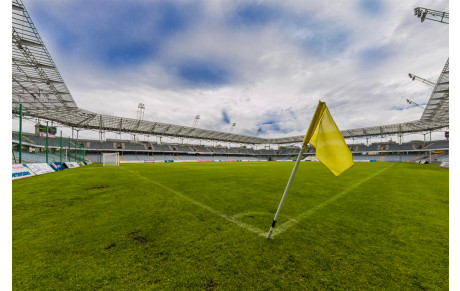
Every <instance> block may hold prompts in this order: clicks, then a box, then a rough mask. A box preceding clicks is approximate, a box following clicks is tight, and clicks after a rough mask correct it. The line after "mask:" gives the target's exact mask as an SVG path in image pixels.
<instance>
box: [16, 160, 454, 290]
mask: <svg viewBox="0 0 460 291" xmlns="http://www.w3.org/2000/svg"><path fill="white" fill-rule="evenodd" d="M293 166H294V163H289V162H276V163H275V162H246V163H236V162H235V163H166V164H121V165H120V167H102V166H100V165H91V166H85V167H81V168H76V169H69V170H66V171H61V172H57V173H52V174H46V175H41V176H38V177H33V178H28V179H23V180H18V181H13V200H12V201H13V204H12V214H13V225H12V226H13V233H12V234H13V244H12V245H13V289H15V290H16V289H21V290H22V289H54V290H75V289H78V290H96V289H111V290H142V289H198V290H203V289H205V290H206V289H209V290H216V289H217V290H247V289H261V290H274V289H284V290H299V289H304V290H305V289H307V290H315V289H320V290H321V289H343V290H350V289H364V290H368V289H386V290H401V289H444V290H445V289H447V288H448V286H449V277H448V275H449V269H448V268H449V221H448V209H449V183H448V180H449V172H448V170H447V169H443V168H440V167H439V166H438V165H420V164H411V163H356V164H355V166H354V167H352V168H351V169H350V170H348V171H347V172H346V173H344V174H343V175H342V176H340V177H335V176H333V175H332V174H331V173H330V172H329V171H328V170H327V169H326V168H325V167H324V166H323V165H322V164H320V163H315V162H303V163H301V164H300V166H299V170H298V172H297V175H296V177H295V179H294V181H293V184H292V187H291V190H290V192H289V194H288V196H287V198H286V201H285V204H284V206H283V209H282V211H281V214H280V216H279V218H278V222H277V225H276V229H275V232H274V236H273V239H271V240H267V239H266V238H265V236H266V234H267V233H268V230H269V228H270V225H271V223H272V220H273V217H274V213H275V212H276V209H277V207H278V204H279V202H280V199H281V196H282V193H283V191H284V188H285V186H286V183H287V181H288V178H289V175H290V173H291V171H292V168H293Z"/></svg>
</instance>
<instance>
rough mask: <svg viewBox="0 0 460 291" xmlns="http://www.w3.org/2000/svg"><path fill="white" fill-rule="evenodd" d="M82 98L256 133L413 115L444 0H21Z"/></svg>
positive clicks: (445, 32)
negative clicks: (326, 117) (427, 11)
mask: <svg viewBox="0 0 460 291" xmlns="http://www.w3.org/2000/svg"><path fill="white" fill-rule="evenodd" d="M23 2H24V4H25V6H26V9H27V10H28V12H29V14H30V15H31V17H32V21H33V22H34V24H35V26H36V27H37V29H38V31H39V33H40V35H41V37H42V39H43V41H44V42H45V44H46V46H47V48H48V50H49V51H50V53H51V56H52V57H53V59H54V61H55V63H56V64H57V66H58V68H59V71H60V73H61V75H62V76H63V78H64V80H65V82H66V84H67V86H68V87H69V90H70V92H71V93H72V96H73V98H74V99H75V101H76V103H77V105H78V106H79V107H81V108H84V109H87V110H91V111H94V112H97V113H102V114H109V115H117V116H123V117H131V118H136V113H137V106H138V104H139V103H143V104H145V114H144V119H147V120H151V121H161V122H167V123H174V124H180V125H187V126H191V125H192V124H193V119H194V117H195V116H196V115H200V116H201V119H200V123H199V127H201V128H206V129H214V130H220V131H229V130H230V127H231V124H232V123H236V127H235V130H234V132H235V133H240V134H247V135H253V136H261V137H283V136H291V135H301V134H304V133H305V131H306V129H307V127H308V125H309V122H310V121H311V118H312V115H313V112H314V110H315V108H316V106H317V103H318V100H322V101H326V103H327V105H328V107H329V108H330V111H331V114H332V116H333V117H334V119H335V121H336V123H337V124H338V126H339V128H340V129H352V128H358V127H366V126H375V125H383V124H391V123H399V122H406V121H412V120H416V119H419V118H420V116H421V114H422V110H421V109H420V108H418V107H417V106H414V105H409V104H408V103H407V102H406V99H411V100H413V101H414V102H417V103H419V104H421V105H423V104H425V103H426V102H427V101H428V99H429V97H430V94H431V91H432V88H430V87H429V86H427V85H425V84H423V83H420V82H417V81H415V82H413V81H411V80H410V79H409V77H408V73H413V74H415V75H418V76H421V77H423V78H426V79H428V80H431V81H434V82H435V81H436V80H437V78H438V76H439V75H440V73H441V70H442V68H443V66H444V64H445V62H446V60H447V58H448V56H449V26H448V25H446V24H440V23H437V22H433V21H425V22H424V23H421V22H420V19H418V18H417V17H416V16H414V15H413V10H414V8H415V7H418V6H421V7H428V8H432V9H436V10H441V11H448V10H449V2H448V1H446V0H434V1H432V0H430V1H427V0H421V1H411V0H405V1H400V0H385V1H383V0H367V1H364V0H349V1H320V0H317V1H289V0H287V1H235V0H232V1H211V0H209V1H185V0H177V1H153V0H152V1H147V0H130V1H124V0H110V1H109V0H99V1H94V0H78V1H77V0H66V1H61V0H40V1H36V0H23Z"/></svg>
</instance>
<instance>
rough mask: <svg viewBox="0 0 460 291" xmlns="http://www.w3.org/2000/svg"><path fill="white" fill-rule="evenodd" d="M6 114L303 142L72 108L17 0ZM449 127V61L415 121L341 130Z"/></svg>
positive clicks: (198, 135)
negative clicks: (10, 100)
mask: <svg viewBox="0 0 460 291" xmlns="http://www.w3.org/2000/svg"><path fill="white" fill-rule="evenodd" d="M12 4H13V6H12V26H13V29H12V49H13V53H12V89H13V90H12V93H13V94H12V95H13V96H12V112H13V114H18V113H19V104H22V107H23V114H24V115H25V116H30V117H36V118H41V119H45V120H50V121H54V122H57V123H58V124H62V125H64V126H69V127H73V128H76V129H88V130H99V131H112V132H123V133H133V134H145V135H159V136H170V137H179V138H192V139H206V140H218V141H226V142H235V143H244V144H285V143H297V142H302V139H303V136H291V137H281V138H261V137H254V136H248V135H241V134H234V133H228V132H221V131H215V130H207V129H200V128H195V127H188V126H181V125H174V124H167V123H161V122H154V121H146V120H138V119H133V118H124V117H117V116H110V115H104V114H98V113H95V112H91V111H88V110H84V109H81V108H79V107H78V106H77V104H76V103H75V101H74V99H73V97H72V95H71V94H70V91H69V89H68V88H67V86H66V85H65V82H64V80H63V79H62V77H61V75H60V74H59V71H58V69H57V67H56V65H55V63H54V62H53V60H52V58H51V56H50V54H49V52H48V50H47V49H46V46H45V44H44V43H43V41H42V39H41V38H40V35H39V34H38V31H37V29H36V28H35V26H34V24H33V22H32V20H31V18H30V16H29V14H28V13H27V11H26V8H25V7H24V4H23V3H22V1H20V0H12ZM448 126H449V60H447V62H446V64H445V66H444V68H443V70H442V72H441V75H440V77H439V79H438V81H437V83H436V85H435V87H434V90H433V92H432V94H431V97H430V100H429V101H428V104H427V105H426V107H425V110H424V112H423V114H422V117H421V118H420V120H415V121H411V122H405V123H397V124H389V125H382V126H373V127H365V128H356V129H350V130H343V131H342V134H343V136H344V137H345V138H352V137H367V136H383V135H396V134H403V133H418V132H428V131H434V130H439V129H443V128H446V127H448Z"/></svg>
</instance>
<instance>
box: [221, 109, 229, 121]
mask: <svg viewBox="0 0 460 291" xmlns="http://www.w3.org/2000/svg"><path fill="white" fill-rule="evenodd" d="M222 121H223V122H224V123H226V124H230V117H229V116H228V112H227V110H225V109H222Z"/></svg>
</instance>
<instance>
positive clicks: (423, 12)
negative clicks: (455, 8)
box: [414, 7, 449, 24]
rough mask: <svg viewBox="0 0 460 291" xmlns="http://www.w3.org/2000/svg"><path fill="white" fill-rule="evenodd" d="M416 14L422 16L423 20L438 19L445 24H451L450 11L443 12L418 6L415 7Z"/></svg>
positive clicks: (421, 19) (437, 20)
mask: <svg viewBox="0 0 460 291" xmlns="http://www.w3.org/2000/svg"><path fill="white" fill-rule="evenodd" d="M414 15H416V16H417V17H418V18H420V21H421V22H424V21H425V19H428V20H431V21H436V22H440V23H444V24H449V12H442V11H438V10H433V9H429V8H423V7H417V8H414Z"/></svg>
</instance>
